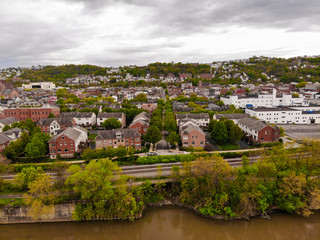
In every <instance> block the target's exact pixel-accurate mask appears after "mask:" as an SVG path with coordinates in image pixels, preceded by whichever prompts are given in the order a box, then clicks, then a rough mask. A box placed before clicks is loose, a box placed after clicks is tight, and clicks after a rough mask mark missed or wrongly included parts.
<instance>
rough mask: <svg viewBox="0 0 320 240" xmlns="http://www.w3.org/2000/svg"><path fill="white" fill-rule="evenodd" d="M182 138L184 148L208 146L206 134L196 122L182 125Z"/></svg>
mask: <svg viewBox="0 0 320 240" xmlns="http://www.w3.org/2000/svg"><path fill="white" fill-rule="evenodd" d="M179 130H180V136H181V138H182V147H189V146H193V147H202V148H203V147H204V146H205V144H206V134H205V133H204V132H203V130H202V129H201V128H200V127H199V126H198V125H197V123H196V122H194V121H192V120H191V121H188V122H184V123H183V124H181V125H180V128H179Z"/></svg>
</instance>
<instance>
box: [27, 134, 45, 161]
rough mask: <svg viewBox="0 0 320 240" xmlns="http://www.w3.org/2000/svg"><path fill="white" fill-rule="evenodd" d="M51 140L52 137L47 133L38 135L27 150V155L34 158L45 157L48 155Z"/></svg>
mask: <svg viewBox="0 0 320 240" xmlns="http://www.w3.org/2000/svg"><path fill="white" fill-rule="evenodd" d="M49 140H50V137H49V136H48V135H46V134H45V133H41V132H40V133H36V134H35V135H34V136H33V137H32V139H31V142H30V143H28V144H27V146H26V148H25V151H26V155H27V156H28V157H33V158H39V157H42V156H45V155H46V154H47V153H48V141H49Z"/></svg>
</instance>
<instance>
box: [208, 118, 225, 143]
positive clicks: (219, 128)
mask: <svg viewBox="0 0 320 240" xmlns="http://www.w3.org/2000/svg"><path fill="white" fill-rule="evenodd" d="M210 136H211V137H212V139H213V140H214V141H216V142H217V143H218V144H225V143H227V142H228V130H227V128H226V126H225V125H224V123H223V122H222V121H218V122H217V124H215V125H214V128H213V130H212V132H211V134H210Z"/></svg>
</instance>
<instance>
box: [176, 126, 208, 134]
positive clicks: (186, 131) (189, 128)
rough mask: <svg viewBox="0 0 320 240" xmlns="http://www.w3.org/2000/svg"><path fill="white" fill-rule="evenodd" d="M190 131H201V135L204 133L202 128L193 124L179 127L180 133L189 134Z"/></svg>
mask: <svg viewBox="0 0 320 240" xmlns="http://www.w3.org/2000/svg"><path fill="white" fill-rule="evenodd" d="M192 131H198V132H200V133H202V134H203V135H205V133H204V132H203V130H202V129H201V128H200V127H199V126H195V125H193V124H190V125H185V126H183V127H182V128H181V134H182V135H184V134H189V133H190V132H192Z"/></svg>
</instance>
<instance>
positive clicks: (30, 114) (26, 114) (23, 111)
mask: <svg viewBox="0 0 320 240" xmlns="http://www.w3.org/2000/svg"><path fill="white" fill-rule="evenodd" d="M3 111H4V114H5V117H6V118H7V117H15V118H16V119H18V120H19V121H21V120H26V119H27V118H30V119H31V120H32V121H34V122H38V121H39V120H40V119H43V118H48V117H49V114H50V113H52V114H53V115H54V116H55V117H58V116H59V115H60V108H59V107H39V108H5V109H4V110H3Z"/></svg>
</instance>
